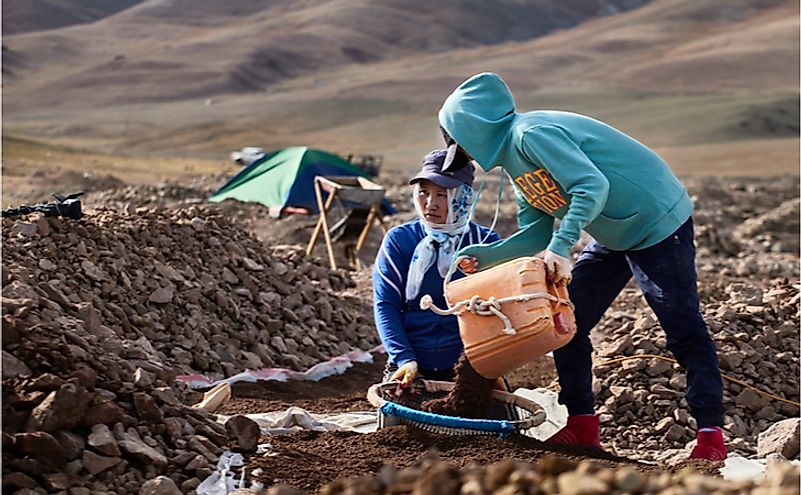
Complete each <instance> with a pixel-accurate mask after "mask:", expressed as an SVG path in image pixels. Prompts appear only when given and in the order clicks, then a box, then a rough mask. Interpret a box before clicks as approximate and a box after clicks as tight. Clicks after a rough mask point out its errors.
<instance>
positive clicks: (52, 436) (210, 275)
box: [2, 176, 801, 494]
mask: <svg viewBox="0 0 801 495" xmlns="http://www.w3.org/2000/svg"><path fill="white" fill-rule="evenodd" d="M404 182H405V177H402V176H393V177H387V178H384V179H383V183H385V184H386V185H387V187H388V196H389V197H390V198H391V199H392V200H393V201H394V202H395V204H396V206H397V207H398V208H399V209H400V210H401V213H400V214H399V215H398V216H396V217H395V218H392V219H389V220H388V223H389V225H394V224H397V223H400V222H402V221H405V220H407V219H410V218H412V216H413V213H412V212H411V207H410V204H409V203H408V201H407V198H408V196H407V195H408V193H409V191H408V188H406V187H405V186H404V185H403V184H404ZM219 183H220V181H219V178H205V179H202V180H198V181H197V182H196V183H193V184H184V185H178V184H165V185H161V186H148V187H122V188H116V189H106V190H96V191H91V192H90V193H89V194H88V195H87V196H86V197H85V199H84V206H85V210H86V211H87V215H86V216H85V217H84V218H83V219H81V220H79V221H73V220H65V219H52V218H50V219H46V218H39V217H37V216H36V215H31V216H28V217H25V218H17V219H4V220H3V221H2V235H3V240H4V241H3V248H4V249H3V273H2V287H3V288H2V315H3V316H2V318H3V332H2V354H3V370H2V371H3V390H2V399H3V401H2V424H3V453H2V455H3V468H2V469H3V492H4V493H6V492H8V493H17V492H18V493H69V494H83V493H87V494H88V493H118V494H124V493H192V492H193V491H194V489H195V488H196V487H197V486H198V485H199V484H200V482H201V481H202V480H204V479H205V478H206V477H207V476H208V475H209V474H210V473H211V472H212V469H213V467H214V466H215V465H216V462H217V460H218V458H219V456H220V454H221V453H222V452H223V450H224V449H226V448H229V447H230V448H236V449H241V448H242V447H243V445H242V442H241V440H242V429H244V430H245V431H246V430H247V428H248V425H247V424H244V423H243V425H240V427H239V429H237V428H235V427H234V425H229V427H228V428H226V427H225V426H223V425H221V424H219V423H218V422H217V421H216V418H215V416H214V415H212V414H209V413H206V412H204V411H203V410H200V409H196V408H192V407H190V405H191V404H193V403H195V402H196V401H197V399H198V394H197V393H196V392H192V391H189V390H187V389H186V388H185V387H184V386H182V385H181V384H180V383H178V382H176V381H175V376H176V375H178V374H191V373H201V374H204V375H207V376H210V377H212V378H222V377H226V376H232V375H234V374H236V373H239V372H241V371H244V370H246V369H256V368H261V367H272V366H281V367H287V368H291V369H295V370H304V369H306V368H308V367H310V366H311V365H313V364H315V363H317V362H319V361H321V360H324V359H327V358H330V357H332V356H336V355H340V354H343V353H345V352H348V351H350V350H354V349H370V348H372V347H374V346H375V345H376V344H377V343H378V339H377V336H376V334H375V329H374V327H373V324H372V311H371V305H370V300H369V298H370V288H369V272H368V271H362V272H349V271H347V270H343V269H340V270H336V271H332V270H330V269H329V267H328V266H327V261H326V260H325V258H322V257H320V256H313V257H308V258H307V257H305V256H304V253H303V247H304V246H305V243H306V242H307V241H308V239H309V237H310V234H311V230H312V228H313V227H314V219H311V218H308V217H287V218H282V219H271V218H268V217H267V213H266V209H264V208H262V207H260V206H257V205H242V204H238V203H235V202H226V203H223V204H217V205H211V204H205V203H203V202H202V200H203V198H204V197H206V196H207V195H208V194H209V193H210V192H212V191H213V189H214V188H216V187H217V185H218V184H219ZM687 184H688V188H689V190H690V192H691V194H692V195H693V197H694V199H695V201H696V207H697V211H696V213H695V215H694V216H695V220H696V225H697V245H698V272H699V290H700V292H701V295H702V302H703V313H704V317H705V319H706V321H707V323H708V325H709V328H710V331H711V333H712V334H713V336H714V338H715V340H716V342H717V344H718V347H719V357H720V362H721V368H722V370H723V372H724V373H725V374H726V376H727V377H728V378H727V379H726V380H725V382H724V388H725V393H724V394H725V395H724V401H725V404H726V407H727V410H726V420H725V421H726V425H725V430H726V435H727V437H728V438H729V445H730V448H731V450H732V451H733V452H735V453H738V454H742V455H745V456H748V457H755V456H759V457H765V456H766V455H768V454H771V453H778V454H780V455H782V456H784V457H787V458H798V420H797V418H798V416H799V409H798V406H797V403H798V401H799V325H798V321H799V298H801V296H799V292H800V291H801V284H800V283H799V265H798V263H799V258H798V251H799V200H798V178H797V177H793V178H788V179H787V180H780V181H777V180H771V181H769V180H756V179H688V180H687ZM504 189H505V191H504V192H503V196H504V197H505V198H506V199H509V193H510V191H509V187H508V185H507V186H506V187H505V188H504ZM497 192H498V189H497V180H495V181H494V182H493V181H489V183H488V186H487V188H486V190H485V191H484V192H483V193H482V203H481V205H480V206H479V209H478V218H479V220H480V221H481V222H482V223H485V224H489V223H491V221H492V215H493V210H494V198H495V197H496V195H497ZM513 210H514V208H513V206H512V204H511V202H510V201H507V200H505V201H503V204H502V205H501V208H500V219H499V221H498V223H497V225H496V228H497V230H498V231H499V233H500V234H502V235H508V234H509V233H511V232H513V231H514V228H515V226H514V220H513V219H514V216H513ZM380 239H381V235H380V233H379V232H378V231H377V230H376V231H375V232H374V233H373V234H371V236H370V238H369V239H368V244H367V246H366V248H365V250H364V251H363V253H362V257H363V260H364V261H368V262H369V260H370V259H371V258H372V257H373V256H374V253H375V249H377V246H378V243H379V242H380ZM318 254H324V252H323V251H322V250H321V244H318V248H317V251H315V255H318ZM338 256H341V253H339V252H338ZM340 261H341V262H342V261H344V257H343V258H340ZM593 339H594V341H595V342H596V353H597V357H596V360H595V362H596V366H595V370H594V372H595V383H594V388H595V391H596V394H597V400H596V403H597V404H598V406H599V410H598V412H599V413H600V414H601V421H602V426H603V429H602V444H603V445H604V446H605V447H606V448H607V450H608V451H609V452H608V453H606V454H603V453H595V454H593V453H586V452H582V453H575V452H559V453H560V454H561V455H562V456H563V457H564V456H573V459H572V460H568V461H559V462H560V463H561V464H558V465H557V467H553V466H551V464H552V463H554V462H557V461H550V460H548V459H550V457H546V454H547V451H546V450H545V449H544V448H543V446H542V445H540V444H535V443H531V442H528V441H525V440H524V441H522V442H519V443H516V444H514V445H513V444H495V443H492V444H491V445H490V444H486V443H482V444H481V446H479V445H478V444H476V443H474V442H476V439H472V440H470V442H473V443H469V442H468V443H463V444H458V443H454V442H455V441H454V440H453V439H452V438H444V439H436V438H433V439H432V438H428V437H425V436H420V434H419V433H415V432H411V431H407V430H405V429H403V430H401V429H390V430H387V431H383V432H380V433H377V434H374V435H365V436H353V435H342V434H336V435H335V434H318V435H311V434H307V435H306V436H303V435H295V436H288V437H281V438H274V439H270V441H272V442H273V443H275V445H276V449H277V450H276V451H275V452H277V454H275V452H274V454H275V455H272V456H270V457H260V456H257V455H255V454H249V465H248V466H249V471H248V472H252V470H253V469H255V468H257V467H260V468H261V469H262V473H263V475H262V476H256V475H253V479H254V480H261V481H262V482H263V483H265V484H266V485H268V486H269V485H271V484H277V483H280V482H281V480H283V481H284V482H290V483H292V484H294V485H295V487H296V488H300V489H303V490H318V489H320V490H322V492H323V493H384V492H386V493H410V492H414V493H465V494H466V493H476V494H478V493H492V492H495V493H509V494H511V493H607V492H610V493H613V492H614V493H624V492H625V493H636V492H642V493H690V492H691V493H700V492H716V493H746V492H752V493H798V492H797V486H798V470H797V468H795V470H793V468H790V467H786V466H785V465H783V464H781V463H779V464H777V467H775V468H774V469H772V471H771V474H770V475H769V476H768V477H767V478H766V479H765V481H764V482H763V483H762V484H761V485H760V486H759V487H755V486H753V485H750V484H747V483H746V484H739V485H737V484H726V483H725V482H723V481H722V480H720V479H719V478H709V477H706V476H700V475H699V474H693V473H690V472H689V471H686V472H685V471H681V468H682V467H683V466H682V465H681V464H677V463H676V461H677V459H681V458H684V457H686V452H687V449H689V448H691V447H692V443H693V438H694V432H695V424H694V422H693V419H692V418H691V417H689V415H688V411H687V405H686V402H685V400H684V399H683V397H682V393H681V391H682V390H683V389H684V377H683V374H682V373H681V370H680V369H679V368H678V367H677V365H675V364H673V363H671V362H669V361H667V360H664V359H660V358H656V357H648V356H650V355H659V356H662V357H666V358H669V357H670V355H669V353H667V351H666V350H665V340H664V335H663V333H662V332H661V329H660V327H659V324H658V322H657V321H656V319H655V317H654V315H653V313H652V312H651V311H650V310H649V309H648V308H647V306H646V305H645V303H644V301H643V298H642V296H641V294H640V293H639V292H638V290H637V288H636V286H634V285H630V286H629V287H627V288H626V289H625V290H624V293H623V294H622V295H621V296H620V297H619V298H618V300H617V301H616V302H615V304H614V305H613V307H612V308H610V311H609V312H608V313H607V314H606V316H605V318H604V319H603V320H602V322H601V324H600V325H599V326H598V327H597V328H596V330H595V331H594V334H593ZM364 366H367V367H366V368H365V367H358V366H357V367H356V368H354V370H352V371H351V373H356V375H350V376H352V378H350V379H348V378H339V377H333V378H329V379H327V380H337V379H338V380H344V381H341V382H326V380H324V381H323V382H320V383H319V384H316V385H308V386H307V385H302V386H301V385H298V386H293V384H291V383H288V384H280V385H278V384H270V385H260V384H247V385H246V386H245V385H243V386H238V387H235V395H234V400H233V401H232V402H231V403H229V404H227V405H226V406H225V407H226V408H228V409H227V410H225V411H226V412H227V413H231V414H237V413H240V414H241V413H248V412H267V411H270V410H280V409H283V408H284V407H286V406H287V405H302V406H304V407H307V408H309V409H310V410H315V409H317V410H318V411H321V412H322V411H323V410H325V411H337V410H355V409H359V408H362V407H366V406H365V403H364V402H363V397H364V393H363V390H364V388H363V387H366V385H369V383H371V382H374V381H378V379H379V377H380V363H376V364H374V365H370V366H368V365H364ZM528 372H529V373H530V374H529V375H526V374H525V373H526V372H525V371H521V373H522V374H521V375H519V376H518V378H517V382H516V383H517V384H518V385H520V386H529V387H534V386H550V387H551V388H555V387H557V386H558V383H557V382H556V381H555V380H552V378H553V376H554V375H553V370H552V368H550V369H544V368H543V369H537V370H534V371H533V375H534V376H533V377H532V376H531V373H532V370H528ZM346 376H348V375H346ZM546 377H547V379H546ZM534 378H539V380H536V379H534ZM349 380H350V382H349ZM326 383H328V385H326ZM347 383H350V385H346V384H347ZM281 387H284V388H281ZM752 387H753V388H752ZM360 391H361V392H360ZM766 394H770V395H766ZM315 406H317V407H315ZM320 408H322V409H320ZM788 420H789V422H788ZM782 428H786V430H782ZM385 437H386V438H385ZM392 442H395V443H396V444H398V445H401V446H403V449H404V452H405V453H404V456H403V457H402V458H400V457H393V456H392V455H390V454H389V453H388V451H386V450H380V449H381V447H380V446H381V445H384V444H386V443H390V444H391V443H392ZM432 447H436V450H437V451H438V452H439V454H435V453H434V451H432V450H431V449H432ZM345 449H347V452H349V454H348V455H347V456H340V457H342V458H345V457H347V458H349V459H354V463H351V464H349V463H347V462H344V461H342V462H339V463H338V464H337V463H336V462H335V463H334V464H337V465H338V467H337V468H336V469H334V468H333V467H332V468H331V470H328V471H326V470H324V469H316V467H319V466H329V465H331V466H333V465H334V464H329V463H330V462H331V459H337V458H338V457H337V456H336V455H335V453H336V452H340V453H341V452H345ZM371 449H372V450H371ZM489 452H493V454H490V453H489ZM311 454H314V455H311ZM315 456H317V457H315ZM617 456H621V457H617ZM504 458H513V459H515V460H516V461H514V462H513V461H506V462H502V463H500V464H491V463H493V462H496V461H501V460H502V459H504ZM587 458H594V459H596V460H595V461H592V462H590V461H587V460H586V459H587ZM599 458H601V459H603V462H601V461H599V460H597V459H599ZM385 461H386V462H390V463H393V464H395V465H396V466H397V469H394V468H389V467H387V468H382V465H383V464H384V462H385ZM472 461H475V462H479V463H481V464H482V465H489V464H491V465H490V467H478V466H471V465H470V463H471V462H472ZM640 461H651V462H656V463H657V465H656V466H657V467H656V468H654V467H653V465H646V464H641V463H640ZM549 463H551V464H549ZM685 467H689V468H691V469H693V470H694V473H695V472H697V471H706V473H707V474H715V473H716V469H717V468H716V467H715V468H714V469H709V468H708V467H707V466H704V465H701V466H696V465H693V466H685ZM270 469H273V470H276V469H277V470H279V471H280V470H281V469H283V470H284V471H282V472H289V471H292V472H294V474H293V475H292V476H289V475H288V474H286V475H285V474H280V473H279V474H275V475H273V474H270V473H271V471H270ZM326 469H328V468H326ZM304 472H305V473H307V475H305V477H303V479H306V480H307V481H305V482H304V481H302V480H300V478H301V477H300V476H299V473H304ZM314 472H316V473H318V474H317V477H316V478H313V477H312V476H311V475H310V474H308V473H314ZM275 473H278V471H275ZM633 473H636V474H633ZM671 473H672V474H671ZM290 474H291V473H290ZM340 475H345V476H357V475H366V477H365V478H359V479H351V480H347V481H337V482H334V483H332V484H330V485H328V486H325V487H324V485H325V482H329V481H332V480H333V478H335V477H337V476H340ZM293 476H294V477H293ZM276 480H279V481H276ZM309 480H311V481H309ZM587 480H594V481H587ZM592 483H595V484H594V485H592ZM575 486H581V487H584V488H582V489H581V490H578V491H577V489H576V490H573V491H571V490H572V488H570V487H575ZM535 487H536V488H535ZM772 487H776V488H772ZM793 487H795V489H796V491H792V490H793V489H794V488H793ZM435 488H436V489H435ZM283 490H284V491H283V492H281V493H290V492H289V491H286V490H288V489H286V488H283ZM537 490H539V491H537ZM782 490H784V491H782ZM788 490H789V491H788ZM273 492H276V493H277V492H278V487H277V486H276V487H274V488H273Z"/></svg>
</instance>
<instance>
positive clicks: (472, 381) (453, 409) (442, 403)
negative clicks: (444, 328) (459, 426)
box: [422, 354, 497, 419]
mask: <svg viewBox="0 0 801 495" xmlns="http://www.w3.org/2000/svg"><path fill="white" fill-rule="evenodd" d="M454 383H455V385H454V387H453V389H452V390H451V391H450V392H449V393H448V395H447V396H445V397H443V398H441V399H433V400H430V401H428V402H425V403H423V407H422V409H423V410H424V411H427V412H430V413H436V414H444V415H446V416H458V417H461V418H479V419H480V418H488V417H489V415H488V414H489V411H490V409H491V408H492V404H493V400H492V395H491V393H492V389H493V388H494V387H495V385H496V383H497V381H496V380H493V379H490V378H484V377H483V376H481V375H479V374H478V372H477V371H476V370H475V369H473V367H472V366H471V365H470V361H468V360H467V356H466V355H465V354H462V357H461V358H459V362H458V363H456V368H455V379H454Z"/></svg>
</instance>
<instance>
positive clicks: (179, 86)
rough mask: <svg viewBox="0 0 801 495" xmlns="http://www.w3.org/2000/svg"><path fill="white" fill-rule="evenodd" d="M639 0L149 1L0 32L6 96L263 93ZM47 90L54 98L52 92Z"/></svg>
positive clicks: (561, 23) (494, 40) (24, 101)
mask: <svg viewBox="0 0 801 495" xmlns="http://www.w3.org/2000/svg"><path fill="white" fill-rule="evenodd" d="M647 1H648V0H572V1H571V2H569V7H566V6H565V5H566V4H565V2H562V1H561V0H496V1H493V2H488V1H485V0H438V1H428V0H416V1H412V0H308V1H303V2H301V1H290V0H277V1H274V2H261V1H255V0H237V1H234V2H219V1H217V0H171V1H167V0H149V1H146V2H144V3H141V4H139V5H137V6H135V7H133V8H130V9H127V10H126V11H124V12H122V13H119V14H117V15H115V16H112V17H109V18H107V19H105V20H101V21H98V22H95V23H93V24H91V25H82V26H75V27H72V28H68V29H60V30H56V31H46V32H40V33H29V34H23V35H17V36H6V37H4V40H3V43H4V45H6V46H7V47H8V48H9V49H11V50H13V52H14V53H16V54H18V55H19V56H20V57H21V58H22V59H24V60H26V65H25V66H24V68H23V69H20V70H18V71H17V78H16V80H15V81H13V82H12V85H11V86H12V87H11V88H9V89H10V90H11V91H12V92H13V91H14V90H15V89H16V88H14V87H13V86H14V85H17V84H18V85H20V86H24V88H25V89H24V91H21V92H19V93H14V97H15V98H18V100H16V101H15V102H13V103H14V104H16V103H19V105H20V106H26V105H44V106H52V105H58V104H59V103H60V102H61V101H63V100H64V98H69V99H71V100H76V99H77V100H83V99H87V100H92V101H94V102H95V103H96V104H100V105H107V104H119V103H130V102H147V101H170V100H179V99H187V98H196V97H211V96H215V95H220V94H229V93H238V92H239V93H241V92H252V91H262V90H264V89H265V88H266V87H268V86H269V85H271V84H274V83H276V82H278V81H285V80H288V79H292V78H295V77H299V76H304V75H309V74H315V73H319V72H321V71H326V70H331V69H335V68H341V67H343V66H360V65H365V64H372V63H376V62H381V61H387V60H394V59H398V58H402V57H409V56H412V55H415V54H418V53H422V54H424V53H437V52H444V51H448V50H452V49H456V48H466V47H477V46H483V45H491V44H498V43H503V42H508V41H525V40H530V39H532V38H536V37H539V36H542V35H545V34H547V33H550V32H553V31H555V30H559V29H566V28H570V27H572V26H575V25H577V24H579V23H581V22H583V21H586V20H588V19H593V18H596V17H598V16H603V15H609V14H615V13H618V12H621V11H625V10H628V9H632V8H635V7H638V6H641V5H643V4H645V3H647ZM56 95H57V96H56Z"/></svg>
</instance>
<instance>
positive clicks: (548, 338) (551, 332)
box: [420, 257, 576, 378]
mask: <svg viewBox="0 0 801 495" xmlns="http://www.w3.org/2000/svg"><path fill="white" fill-rule="evenodd" d="M463 258H464V257H459V258H457V259H456V260H454V264H453V266H452V267H451V271H450V272H448V275H447V276H446V278H445V300H446V301H447V303H448V309H447V310H441V309H439V308H437V307H436V306H434V305H433V303H432V301H431V297H430V296H428V295H426V296H424V297H423V298H422V299H421V301H420V307H421V308H423V309H431V310H432V311H434V312H436V313H437V314H442V315H445V314H455V315H456V316H457V318H458V320H459V334H460V335H461V337H462V342H463V343H464V348H465V354H466V355H467V359H468V360H469V361H470V364H471V365H472V366H473V368H474V369H475V370H476V371H477V372H478V373H479V374H480V375H481V376H483V377H485V378H498V377H500V376H502V375H504V374H506V373H509V372H511V371H514V370H516V369H518V368H520V367H522V366H524V365H525V364H527V363H530V362H531V361H533V360H534V359H536V358H538V357H541V356H544V355H545V354H547V353H548V352H550V351H553V350H555V349H558V348H560V347H562V346H563V345H565V344H567V343H568V342H569V341H570V339H572V338H573V335H574V334H575V332H576V323H575V317H574V315H573V305H572V304H571V302H570V300H569V297H568V294H567V288H566V287H565V286H563V285H562V286H556V285H554V284H552V283H549V282H548V281H547V279H546V272H545V263H544V262H543V261H542V260H541V259H540V258H534V257H523V258H518V259H515V260H511V261H507V262H506V263H502V264H500V265H497V266H494V267H492V268H489V269H487V270H483V271H480V272H477V273H474V274H470V275H468V276H467V277H464V278H462V279H459V280H454V281H452V282H449V281H448V280H450V276H451V275H452V273H453V269H454V267H455V266H457V265H458V264H459V261H461V259H463Z"/></svg>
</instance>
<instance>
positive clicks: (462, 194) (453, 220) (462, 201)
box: [406, 183, 473, 301]
mask: <svg viewBox="0 0 801 495" xmlns="http://www.w3.org/2000/svg"><path fill="white" fill-rule="evenodd" d="M447 192H448V215H447V217H446V218H445V223H443V224H434V223H431V222H429V221H428V220H426V218H425V215H424V214H423V211H422V209H421V208H420V204H419V203H418V201H417V200H416V198H417V195H418V194H419V193H420V183H415V184H414V192H413V193H412V194H413V195H412V199H413V203H414V209H415V211H416V212H417V216H418V217H419V218H420V222H421V223H422V224H423V229H425V232H426V236H425V237H424V238H423V239H422V240H421V241H420V242H419V243H418V244H417V247H415V248H414V254H412V260H411V262H410V263H409V276H408V280H407V281H406V300H407V301H411V300H413V299H414V298H415V297H417V295H418V294H419V293H420V287H421V286H422V284H423V277H424V276H425V274H426V272H428V269H429V268H431V265H433V264H434V258H435V257H436V259H437V270H438V271H439V274H440V276H441V277H445V275H447V273H448V269H449V268H450V266H451V262H452V261H453V256H454V254H456V250H457V248H458V245H457V244H458V243H459V239H460V238H461V235H462V233H463V232H464V231H465V229H466V228H467V226H468V224H469V222H470V217H469V215H470V206H471V204H472V201H473V188H472V187H470V186H468V185H467V184H463V185H461V186H458V187H454V188H451V189H447ZM435 243H436V245H437V247H436V248H435V247H434V244H435Z"/></svg>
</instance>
